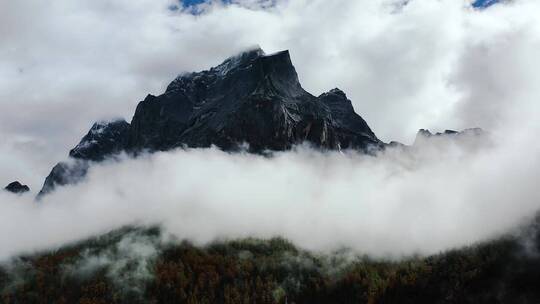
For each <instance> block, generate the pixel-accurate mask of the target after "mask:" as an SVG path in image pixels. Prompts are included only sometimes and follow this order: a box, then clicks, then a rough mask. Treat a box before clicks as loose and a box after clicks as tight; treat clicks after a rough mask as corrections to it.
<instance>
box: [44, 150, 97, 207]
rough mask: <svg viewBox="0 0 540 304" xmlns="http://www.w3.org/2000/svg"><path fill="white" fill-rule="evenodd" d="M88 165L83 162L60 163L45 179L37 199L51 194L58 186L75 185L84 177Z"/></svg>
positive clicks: (86, 162)
mask: <svg viewBox="0 0 540 304" xmlns="http://www.w3.org/2000/svg"><path fill="white" fill-rule="evenodd" d="M89 167H90V164H89V162H88V161H85V160H74V161H73V162H69V163H67V162H60V163H58V164H56V166H54V167H53V169H52V170H51V173H49V175H48V176H47V178H45V183H44V184H43V188H41V191H39V193H38V195H37V198H38V199H39V198H41V197H43V195H45V194H47V193H50V192H52V191H53V190H54V189H55V188H56V187H58V186H64V185H69V184H76V183H78V182H79V181H81V180H82V179H83V178H84V176H85V175H86V173H87V171H88V168H89Z"/></svg>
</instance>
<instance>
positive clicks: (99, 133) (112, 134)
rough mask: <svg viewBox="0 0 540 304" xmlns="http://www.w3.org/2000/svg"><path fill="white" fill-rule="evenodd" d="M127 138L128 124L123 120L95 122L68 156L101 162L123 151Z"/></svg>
mask: <svg viewBox="0 0 540 304" xmlns="http://www.w3.org/2000/svg"><path fill="white" fill-rule="evenodd" d="M128 136H129V123H127V122H126V121H125V120H123V119H122V120H114V121H110V122H103V121H102V122H96V123H95V124H94V125H93V126H92V128H90V131H88V133H87V134H86V135H85V136H84V137H83V138H82V139H81V141H80V142H79V144H78V145H77V146H75V148H73V149H71V151H69V156H71V157H73V158H76V159H84V160H92V161H101V160H103V159H105V157H107V156H109V155H112V154H116V153H118V152H121V151H124V150H125V149H126V143H127V139H128Z"/></svg>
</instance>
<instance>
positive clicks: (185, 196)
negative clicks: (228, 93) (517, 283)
mask: <svg viewBox="0 0 540 304" xmlns="http://www.w3.org/2000/svg"><path fill="white" fill-rule="evenodd" d="M248 2H249V3H248V4H249V5H248V6H246V5H231V6H223V5H219V4H216V3H214V4H209V5H208V7H207V8H206V9H205V11H204V12H203V13H202V14H199V15H196V16H195V15H192V14H190V13H189V12H188V11H184V10H177V11H172V10H170V9H169V7H170V5H171V4H172V3H173V2H172V1H166V0H159V1H150V0H137V1H128V0H120V1H115V2H114V3H111V2H110V1H105V0H98V1H92V2H88V3H81V2H73V1H68V0H59V1H55V3H52V4H51V3H48V4H43V3H41V2H40V1H37V0H23V1H4V2H2V3H0V20H1V21H0V40H1V41H2V42H3V43H2V46H0V172H2V174H1V175H0V182H2V183H3V184H7V183H8V182H10V181H12V180H14V179H20V180H21V181H22V182H24V183H26V184H29V185H30V186H31V188H32V189H33V190H38V189H39V188H40V187H41V185H42V182H43V180H44V177H45V176H46V175H47V174H48V172H49V170H50V168H51V167H52V166H53V165H54V163H56V162H57V161H59V160H62V159H63V158H65V157H66V155H67V151H68V150H69V148H71V147H73V146H74V145H75V144H76V143H77V142H78V140H79V139H80V138H81V136H82V135H83V134H85V133H86V131H87V130H88V129H89V127H90V126H91V125H92V123H93V122H94V121H96V120H100V119H106V118H109V117H117V116H123V117H126V118H127V119H128V120H129V119H130V117H131V115H132V114H133V111H134V109H135V106H136V104H137V101H138V100H141V99H142V98H143V97H144V96H145V95H146V94H147V93H152V94H159V93H160V92H163V90H164V88H165V87H166V85H167V84H168V82H170V81H171V80H172V79H173V78H174V77H175V75H176V74H178V73H180V72H183V71H192V70H201V69H206V68H209V67H210V66H213V65H216V64H218V63H219V62H220V61H221V60H223V59H224V58H225V57H227V56H229V55H231V54H234V53H236V52H238V51H240V50H242V49H244V48H246V47H249V46H252V45H254V44H259V45H261V46H262V47H263V48H264V49H265V50H266V51H267V52H273V51H277V50H282V49H290V51H291V56H292V60H293V63H294V64H295V66H296V68H297V71H298V73H299V77H300V81H301V82H302V83H303V85H304V87H305V88H306V89H307V90H308V91H310V92H312V93H313V94H315V95H318V94H319V93H322V92H323V91H326V90H329V89H331V88H333V87H336V86H337V87H340V88H341V89H343V90H344V91H345V92H346V93H347V94H348V95H349V98H350V99H351V100H352V101H353V104H354V107H355V109H356V111H357V112H358V113H359V114H361V115H362V116H363V117H364V118H365V119H366V120H367V122H368V123H369V124H370V126H371V127H372V129H373V130H374V132H375V133H376V134H377V135H378V136H379V137H381V138H382V139H383V140H386V141H390V140H400V141H404V142H412V140H413V138H414V134H415V133H416V130H417V129H419V128H431V129H435V130H443V129H446V128H453V129H462V128H467V127H476V126H479V127H484V128H485V129H489V131H491V133H492V134H493V135H494V136H495V138H496V140H495V142H498V146H497V147H493V148H490V149H487V150H482V151H480V152H474V153H473V152H470V151H468V150H467V149H465V151H463V150H461V149H459V148H455V147H453V148H452V149H450V151H447V150H446V149H442V150H441V151H438V150H437V152H438V153H427V152H426V153H424V154H422V155H420V156H407V155H405V156H398V155H394V154H392V153H390V154H387V155H384V156H381V157H379V158H376V159H374V158H370V157H365V156H358V155H352V156H351V155H346V156H343V155H340V154H337V153H331V154H329V155H322V154H318V153H316V152H313V151H310V150H305V149H301V150H300V151H297V152H293V153H283V154H279V155H278V156H276V157H275V158H273V159H266V158H260V157H257V156H251V155H229V154H226V153H222V152H219V151H216V150H201V151H192V150H188V151H176V152H171V153H159V154H157V155H154V156H148V157H145V158H141V159H138V160H131V159H126V160H124V161H123V162H121V163H108V164H104V165H101V166H98V167H96V168H95V169H93V171H91V174H90V177H89V181H88V182H87V183H84V184H81V185H78V186H76V187H68V188H65V189H62V190H61V191H59V192H58V193H57V194H55V195H53V196H51V197H50V198H48V199H47V200H46V202H44V203H43V204H40V205H35V204H33V203H31V202H29V201H28V200H29V198H28V197H24V196H23V197H20V198H19V197H14V196H9V195H7V194H5V193H2V194H0V203H1V204H0V209H1V211H2V212H1V213H0V214H2V216H3V220H2V221H0V222H1V224H0V225H1V229H0V231H1V232H0V244H1V246H0V248H2V252H1V253H0V255H4V256H5V255H8V254H10V253H14V252H18V251H20V250H27V249H32V248H38V247H42V246H51V245H55V244H56V245H59V244H61V243H63V242H66V241H69V240H74V239H77V238H79V237H83V236H85V235H90V234H93V233H97V232H100V231H106V230H107V229H112V228H114V227H117V226H118V225H119V224H121V223H127V222H132V220H133V219H139V220H141V221H161V222H163V223H165V225H166V226H167V227H168V228H169V229H170V230H171V231H172V232H174V233H177V234H180V235H181V236H185V237H190V238H194V239H197V240H199V241H201V242H204V241H208V240H209V239H211V238H214V237H218V236H220V235H223V236H235V235H242V234H255V235H262V236H264V235H273V234H281V233H282V234H284V235H285V236H286V237H289V238H291V239H292V240H294V241H297V242H299V243H300V244H301V245H302V246H305V247H312V248H327V247H332V246H336V245H338V243H339V244H342V245H348V246H352V247H355V248H356V249H358V250H364V251H366V252H370V253H374V254H383V253H385V252H388V251H394V250H395V251H399V252H405V253H410V252H412V251H415V250H420V251H424V252H433V251H436V250H440V249H444V248H448V247H449V246H457V245H462V244H466V243H469V242H472V241H476V240H479V239H481V238H485V237H489V236H491V235H494V234H496V233H498V232H500V230H503V228H508V227H510V226H512V225H514V224H515V223H516V222H517V221H519V219H521V218H522V217H523V216H525V215H527V214H530V212H533V211H534V210H535V209H536V207H537V205H536V204H537V202H538V197H537V194H535V191H534V190H535V189H534V182H535V181H537V180H538V173H537V172H535V171H536V170H534V168H538V163H537V160H536V155H538V152H539V151H538V145H537V143H536V142H537V140H536V134H537V131H539V123H538V119H537V118H538V117H539V114H540V113H538V112H539V107H538V106H537V100H538V98H540V91H539V90H540V89H539V88H538V86H537V84H538V81H539V80H540V79H539V78H540V72H539V71H540V60H539V59H538V58H537V57H538V56H537V55H536V54H535V50H537V49H538V46H539V45H538V44H539V41H540V40H539V39H540V22H539V21H538V19H537V17H536V14H535V12H538V11H539V10H540V3H538V2H537V1H533V0H522V1H515V2H512V3H505V4H500V5H495V6H492V7H491V8H489V9H486V10H482V11H478V10H473V9H471V8H470V6H469V5H468V3H467V1H463V2H461V1H455V0H442V1H430V0H414V1H410V2H409V3H408V4H407V5H406V6H404V7H402V9H400V10H396V7H395V1H389V0H377V1H372V0H366V1H347V2H345V1H323V0H312V1H307V0H297V1H290V0H289V1H277V2H276V3H275V5H274V6H271V7H266V8H265V9H255V8H257V7H256V5H257V3H256V2H253V1H248ZM437 146H438V145H437ZM443 146H444V145H443ZM142 172H144V176H142V175H143V173H142ZM164 215H170V217H167V216H164Z"/></svg>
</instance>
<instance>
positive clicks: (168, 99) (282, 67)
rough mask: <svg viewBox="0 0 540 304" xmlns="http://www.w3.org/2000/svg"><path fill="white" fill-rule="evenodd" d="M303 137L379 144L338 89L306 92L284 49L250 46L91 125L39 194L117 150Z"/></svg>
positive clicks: (333, 146)
mask: <svg viewBox="0 0 540 304" xmlns="http://www.w3.org/2000/svg"><path fill="white" fill-rule="evenodd" d="M304 142H307V143H309V144H311V145H312V146H314V147H316V148H320V149H330V150H339V149H358V150H360V151H368V150H369V151H371V150H372V149H371V147H372V146H374V147H376V148H381V147H382V143H381V141H380V140H379V139H378V138H377V137H376V136H375V134H374V133H373V132H372V131H371V129H370V128H369V126H368V125H367V123H366V122H365V121H364V120H363V119H362V117H360V116H359V115H358V114H356V113H355V112H354V109H353V107H352V103H351V101H350V100H349V99H347V96H346V95H345V93H343V91H341V90H339V89H334V90H331V91H330V92H328V93H325V94H322V95H321V96H319V97H315V96H313V95H312V94H310V93H308V92H306V91H305V90H304V89H303V88H302V86H301V84H300V82H299V80H298V75H297V73H296V69H295V67H294V65H293V64H292V61H291V57H290V54H289V51H287V50H285V51H280V52H276V53H272V54H265V53H264V51H263V50H262V49H260V48H253V49H250V50H247V51H244V52H242V53H240V54H237V55H235V56H232V57H229V58H227V59H226V60H225V61H223V62H222V63H221V64H219V65H217V66H216V67H213V68H211V69H209V70H205V71H201V72H194V73H187V74H182V75H180V76H178V77H177V78H176V79H175V80H173V81H172V82H171V84H170V85H169V86H168V87H167V90H166V91H165V93H163V94H162V95H159V96H153V95H148V96H146V98H145V99H144V100H143V101H141V102H139V104H138V105H137V108H136V110H135V114H134V115H133V119H132V120H131V124H129V123H127V122H126V121H123V120H122V121H116V122H108V123H96V124H94V125H93V126H92V128H91V129H90V131H89V132H88V133H87V134H86V135H85V136H84V137H83V138H82V140H81V142H80V143H79V144H78V145H77V146H76V147H75V148H74V149H72V150H71V152H70V156H71V158H73V159H76V160H78V161H76V162H73V163H60V164H58V165H57V166H55V168H53V170H52V171H51V174H50V175H49V176H48V177H47V179H46V181H45V184H44V187H43V190H42V193H43V194H44V193H47V192H49V191H51V190H52V189H54V187H55V186H56V185H64V184H67V183H69V182H70V181H78V180H80V178H81V177H82V176H84V175H85V174H86V170H87V169H88V166H89V164H90V162H89V161H101V160H103V159H105V158H106V157H107V156H109V155H112V154H114V153H118V152H121V151H128V152H134V153H137V152H138V151H142V150H144V151H150V152H152V151H166V150H170V149H174V148H177V147H191V148H202V147H211V146H217V147H219V148H221V149H223V150H226V151H235V150H237V149H240V147H244V146H246V145H247V146H248V149H249V151H250V152H254V153H263V152H266V151H283V150H288V149H291V148H292V147H293V146H294V145H297V144H302V143H304Z"/></svg>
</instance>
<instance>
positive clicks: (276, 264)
mask: <svg viewBox="0 0 540 304" xmlns="http://www.w3.org/2000/svg"><path fill="white" fill-rule="evenodd" d="M537 226H538V220H536V222H534V224H532V225H531V226H529V227H527V229H525V230H524V232H522V233H521V234H519V235H512V236H507V237H505V238H501V239H498V240H494V241H491V242H486V243H482V244H478V245H476V246H472V247H467V248H462V249H459V250H451V251H448V252H445V253H441V254H439V255H435V256H430V257H425V258H423V257H422V258H420V257H411V258H406V259H403V260H400V261H389V260H377V259H370V258H368V257H359V256H356V257H353V256H352V255H351V253H350V252H348V251H346V250H344V251H342V252H336V253H334V254H325V255H322V254H321V255H318V254H314V253H310V252H306V251H303V250H300V249H298V248H296V247H295V246H294V245H293V244H291V243H289V242H288V241H286V240H284V239H279V238H275V239H270V240H257V239H243V240H233V241H223V242H216V243H213V244H210V245H207V246H203V247H197V246H194V245H192V244H190V243H188V242H180V241H170V240H169V241H163V239H164V238H162V232H161V231H160V229H159V228H135V227H131V228H124V229H120V230H117V231H113V232H111V233H109V234H106V235H103V236H101V237H98V238H93V239H90V240H86V241H83V242H80V243H78V244H74V245H70V246H66V247H64V248H61V249H59V250H55V251H51V252H44V253H40V254H35V255H31V256H23V257H18V258H16V259H13V260H12V261H9V262H8V263H6V264H4V266H3V267H2V268H1V270H0V286H1V296H2V298H1V299H2V302H3V303H88V304H89V303H538V302H539V301H540V290H539V289H538V282H540V271H539V270H540V255H539V254H538V252H539V251H538V250H539V249H540V246H539V245H540V243H539V242H538V239H539V237H540V235H539V234H538V230H537Z"/></svg>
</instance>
